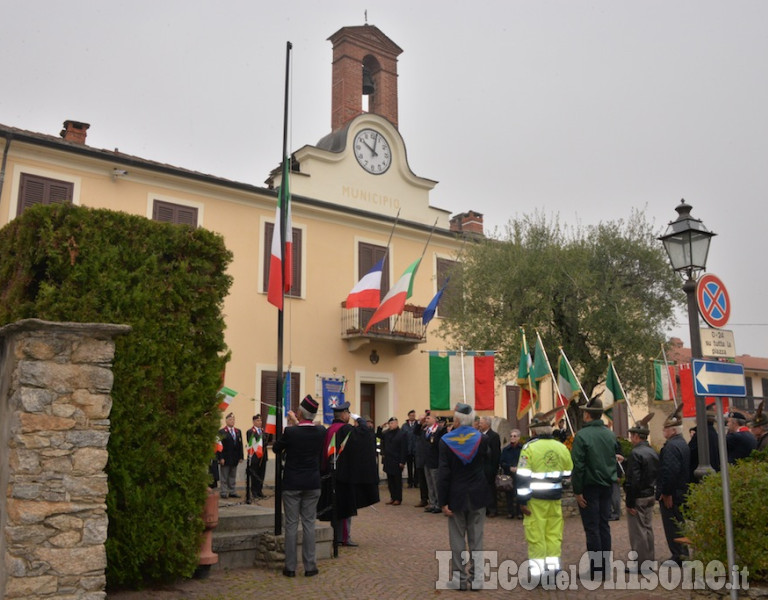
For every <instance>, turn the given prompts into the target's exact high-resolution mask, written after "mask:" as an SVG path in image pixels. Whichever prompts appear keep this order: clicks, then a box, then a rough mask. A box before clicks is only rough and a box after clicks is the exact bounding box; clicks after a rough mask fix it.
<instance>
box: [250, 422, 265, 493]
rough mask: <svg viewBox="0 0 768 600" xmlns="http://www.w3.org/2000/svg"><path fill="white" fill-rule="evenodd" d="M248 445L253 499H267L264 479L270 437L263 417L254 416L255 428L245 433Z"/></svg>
mask: <svg viewBox="0 0 768 600" xmlns="http://www.w3.org/2000/svg"><path fill="white" fill-rule="evenodd" d="M245 437H246V440H247V445H248V476H249V477H250V493H251V495H252V497H253V498H266V496H265V495H264V477H265V475H266V472H267V454H268V453H267V444H268V443H269V441H270V439H269V438H270V435H269V434H268V433H265V431H264V429H263V428H262V423H261V415H260V414H258V415H254V416H253V427H251V428H250V429H249V430H248V431H246V432H245Z"/></svg>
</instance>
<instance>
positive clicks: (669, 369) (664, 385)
mask: <svg viewBox="0 0 768 600" xmlns="http://www.w3.org/2000/svg"><path fill="white" fill-rule="evenodd" d="M653 383H654V384H653V399H654V400H672V398H674V396H675V390H674V386H675V365H665V364H664V363H663V362H662V361H660V360H654V361H653Z"/></svg>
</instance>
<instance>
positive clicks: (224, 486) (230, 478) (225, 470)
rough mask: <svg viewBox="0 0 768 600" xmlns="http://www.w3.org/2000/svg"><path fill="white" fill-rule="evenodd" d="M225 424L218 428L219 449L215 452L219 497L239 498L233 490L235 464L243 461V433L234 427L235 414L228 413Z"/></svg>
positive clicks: (235, 473) (234, 484)
mask: <svg viewBox="0 0 768 600" xmlns="http://www.w3.org/2000/svg"><path fill="white" fill-rule="evenodd" d="M226 423H227V424H226V426H225V427H222V428H221V429H219V441H220V442H221V450H220V451H218V452H217V453H216V458H217V459H218V461H219V471H220V472H221V491H220V494H221V497H222V498H227V497H229V498H239V497H240V496H239V495H238V494H237V493H236V491H235V486H236V484H237V465H239V464H240V463H241V462H243V457H244V455H243V434H242V432H241V431H240V430H239V429H238V428H237V427H235V415H234V413H229V414H228V415H227V417H226Z"/></svg>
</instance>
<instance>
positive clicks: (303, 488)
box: [273, 396, 325, 577]
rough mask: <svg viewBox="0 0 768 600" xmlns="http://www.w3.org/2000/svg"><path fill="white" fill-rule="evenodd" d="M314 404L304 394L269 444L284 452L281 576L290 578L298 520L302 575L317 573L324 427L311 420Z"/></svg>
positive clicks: (292, 574) (310, 575)
mask: <svg viewBox="0 0 768 600" xmlns="http://www.w3.org/2000/svg"><path fill="white" fill-rule="evenodd" d="M317 408H318V404H317V401H316V400H315V399H314V398H312V396H307V397H306V398H304V399H303V400H302V401H301V404H300V405H299V416H298V417H297V416H296V415H295V414H294V412H293V411H288V415H287V419H288V424H289V427H286V428H285V431H283V434H282V437H281V438H280V439H279V440H277V441H276V442H275V444H274V446H273V449H274V451H275V452H276V453H278V455H279V454H282V453H284V454H285V467H284V469H283V494H282V495H283V507H284V509H285V568H284V569H283V575H285V576H286V577H294V576H295V575H296V563H297V559H298V557H297V540H298V531H299V519H301V526H302V535H303V537H302V542H301V558H302V562H303V563H304V575H305V576H306V577H312V576H313V575H317V573H318V569H317V559H316V556H315V518H316V516H317V501H318V500H319V499H320V462H321V460H322V457H323V443H324V442H325V428H324V427H323V426H322V425H315V424H314V423H313V422H312V421H313V419H314V418H315V415H316V414H317Z"/></svg>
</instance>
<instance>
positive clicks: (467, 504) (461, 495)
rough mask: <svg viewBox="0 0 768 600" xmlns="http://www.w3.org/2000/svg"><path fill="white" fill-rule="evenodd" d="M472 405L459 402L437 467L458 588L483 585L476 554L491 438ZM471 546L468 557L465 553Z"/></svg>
mask: <svg viewBox="0 0 768 600" xmlns="http://www.w3.org/2000/svg"><path fill="white" fill-rule="evenodd" d="M473 412H474V411H473V410H472V407H471V406H469V405H468V404H464V403H462V402H459V403H458V404H457V405H456V408H455V412H454V416H453V422H454V428H453V429H452V430H451V431H450V432H448V433H446V434H445V435H443V437H442V438H441V439H440V459H439V460H440V466H439V467H438V474H437V481H438V484H437V486H438V492H437V493H438V502H439V503H440V506H442V508H443V513H444V514H445V515H446V516H448V517H450V518H449V519H448V539H449V542H450V545H451V555H452V567H453V582H454V584H457V585H458V587H459V589H462V590H466V589H480V588H481V587H482V577H483V567H482V565H479V568H478V569H477V571H475V561H474V557H476V556H477V554H476V553H482V551H483V527H484V525H485V507H486V506H487V505H488V486H487V485H486V482H485V473H484V472H483V464H484V462H485V459H486V456H487V454H488V441H487V440H486V438H485V436H483V435H482V434H481V433H480V432H479V431H478V430H477V429H475V428H474V427H472V425H473V423H474V415H473ZM466 549H469V557H470V560H469V561H468V567H469V568H468V569H465V568H464V567H465V565H467V561H464V562H462V559H461V556H462V553H463V552H464V551H465V550H466Z"/></svg>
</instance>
